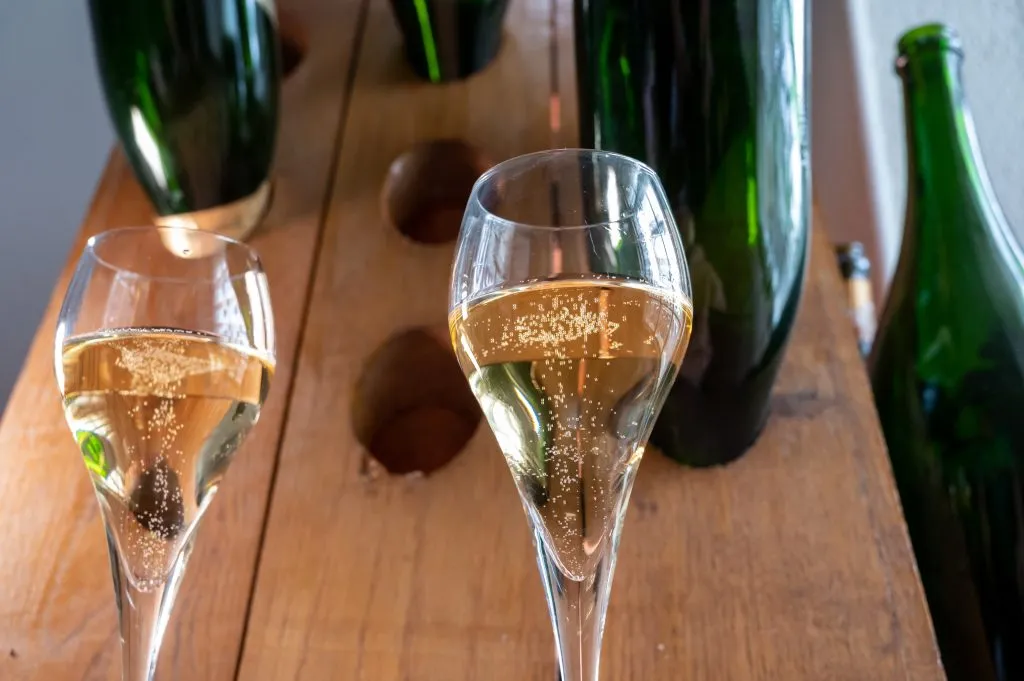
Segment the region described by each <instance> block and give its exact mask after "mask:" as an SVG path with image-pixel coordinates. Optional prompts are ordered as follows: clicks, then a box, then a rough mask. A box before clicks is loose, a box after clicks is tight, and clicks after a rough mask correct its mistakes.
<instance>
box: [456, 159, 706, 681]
mask: <svg viewBox="0 0 1024 681" xmlns="http://www.w3.org/2000/svg"><path fill="white" fill-rule="evenodd" d="M449 309H450V312H449V327H450V330H451V336H452V343H453V345H454V347H455V351H456V354H457V356H458V359H459V363H460V365H461V366H462V369H463V371H464V373H465V374H466V377H467V379H468V380H469V384H470V387H471V388H472V390H473V393H474V394H475V395H476V398H477V400H478V401H479V402H480V405H481V407H482V409H483V412H484V414H485V416H486V417H487V420H488V422H489V423H490V425H491V429H492V430H493V431H494V435H495V437H496V439H497V441H498V445H499V447H500V448H501V451H502V452H503V453H504V455H505V459H506V460H507V462H508V465H509V469H510V470H511V472H512V477H513V479H514V480H515V484H516V487H517V489H518V491H519V496H520V498H521V499H522V502H523V508H524V509H525V511H526V516H527V519H528V521H529V523H530V527H531V529H532V530H533V536H534V545H535V548H536V550H537V559H538V563H539V566H540V570H541V578H542V582H543V585H544V589H545V592H546V596H547V602H548V609H549V612H550V615H551V621H552V624H553V627H554V634H555V642H556V646H557V649H558V656H559V660H558V661H559V669H560V671H561V678H562V680H563V681H597V679H598V671H599V667H600V649H601V637H602V634H603V629H604V619H605V613H606V612H607V606H608V597H609V594H610V589H611V581H612V575H613V573H614V570H615V557H616V552H617V548H618V541H619V535H620V532H621V530H622V523H623V519H624V517H625V511H626V506H627V503H628V500H629V494H630V490H631V489H632V486H633V480H634V477H635V476H636V471H637V466H638V465H639V463H640V459H641V458H642V456H643V452H644V447H645V446H646V443H647V439H648V437H649V436H650V433H651V429H652V428H653V425H654V421H655V418H656V417H657V415H658V412H659V410H660V409H661V406H662V403H663V402H664V400H665V396H666V394H667V392H668V389H669V388H670V387H671V385H672V381H673V379H674V378H675V376H676V373H677V371H678V369H679V365H680V363H681V362H682V359H683V355H684V353H685V351H686V345H687V342H688V340H689V335H690V324H691V317H692V312H691V302H690V278H689V272H688V270H687V267H686V260H685V256H684V254H683V246H682V242H681V239H680V236H679V231H678V229H677V228H676V225H675V223H674V221H673V219H672V216H671V213H670V212H669V210H668V202H667V201H666V199H665V194H664V190H663V189H662V186H661V184H660V182H659V181H658V178H657V176H656V175H655V174H654V173H653V172H652V171H651V170H650V169H649V168H648V167H647V166H645V165H643V164H641V163H639V162H638V161H635V160H633V159H631V158H628V157H626V156H621V155H619V154H613V153H608V152H599V151H589V150H556V151H546V152H540V153H536V154H529V155H526V156H520V157H518V158H514V159H511V160H509V161H506V162H504V163H502V164H499V165H498V166H496V167H495V168H493V169H491V170H490V171H488V172H487V173H486V174H485V175H483V176H482V177H481V178H480V179H479V180H478V181H477V183H476V186H475V187H474V189H473V192H472V195H471V197H470V200H469V205H468V207H467V209H466V214H465V217H464V219H463V223H462V230H461V233H460V235H459V242H458V249H457V253H456V256H455V264H454V270H453V274H452V281H451V291H450V299H449Z"/></svg>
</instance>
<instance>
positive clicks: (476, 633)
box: [240, 0, 942, 681]
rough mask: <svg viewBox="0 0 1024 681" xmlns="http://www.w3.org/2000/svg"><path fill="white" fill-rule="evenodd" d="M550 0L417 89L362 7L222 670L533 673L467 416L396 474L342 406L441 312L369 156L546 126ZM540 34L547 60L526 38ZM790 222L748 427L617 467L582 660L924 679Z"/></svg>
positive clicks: (641, 674) (444, 267)
mask: <svg viewBox="0 0 1024 681" xmlns="http://www.w3.org/2000/svg"><path fill="white" fill-rule="evenodd" d="M551 9H552V6H551V5H549V4H548V3H547V2H542V1H540V0H537V1H534V2H530V1H523V2H519V3H513V6H512V9H511V14H510V16H509V22H508V33H509V38H508V40H509V44H508V45H506V47H505V49H504V50H503V52H502V54H501V55H500V57H499V60H498V62H497V63H496V64H495V65H493V66H492V67H491V68H490V69H489V70H488V71H487V72H485V73H483V74H480V75H478V76H477V77H475V78H473V79H470V80H469V81H467V82H465V83H460V84H453V85H446V86H431V85H424V84H420V83H416V82H414V81H411V80H410V78H409V76H408V74H407V72H406V70H405V68H404V66H403V64H402V62H401V57H400V54H399V48H398V44H399V37H398V34H397V31H396V30H395V28H394V27H393V23H392V20H391V17H390V15H389V13H388V8H387V6H386V5H385V4H384V3H381V4H380V5H373V6H372V7H371V11H370V15H369V20H368V26H367V38H366V40H365V41H364V45H363V49H362V51H361V54H360V57H359V59H360V61H359V64H358V76H357V81H356V85H355V89H354V92H353V96H352V111H351V115H350V117H349V120H348V125H347V128H346V131H345V134H344V144H343V146H342V151H341V157H340V160H339V173H338V178H337V181H336V184H335V192H334V194H333V198H332V205H331V210H330V215H329V224H328V229H327V232H326V234H325V240H324V248H323V250H322V253H321V257H320V261H319V265H318V274H317V279H316V285H315V289H314V295H313V301H312V308H311V315H310V320H309V326H308V329H307V333H306V337H305V344H304V346H303V348H302V356H301V360H300V364H299V368H298V373H297V376H296V389H295V394H294V398H293V399H294V404H293V409H292V410H291V413H290V418H289V422H288V425H287V428H286V431H285V443H284V447H283V450H282V455H281V470H280V474H279V477H278V481H277V486H276V488H275V491H274V499H273V504H272V512H271V516H270V518H269V520H268V529H267V545H266V546H267V549H266V551H265V553H264V556H263V561H262V563H261V566H260V572H259V575H258V577H257V585H256V592H255V595H254V601H253V609H252V616H251V620H250V623H249V637H248V639H247V642H246V648H245V650H244V652H243V660H242V666H241V669H240V678H241V679H243V680H244V681H249V680H251V679H256V680H264V679H299V678H301V679H327V678H351V679H366V680H367V681H371V680H372V681H391V680H395V681H398V680H403V681H404V680H406V679H411V680H416V681H420V680H424V681H425V680H431V681H433V680H436V681H453V680H454V681H457V680H460V679H465V680H467V681H469V680H474V681H475V680H477V679H482V678H486V679H494V680H496V681H503V680H505V679H508V680H510V681H511V680H513V679H515V680H517V681H521V680H522V679H537V680H542V681H549V680H550V679H551V678H552V677H553V675H554V658H553V643H552V637H551V633H550V629H549V625H548V622H547V619H546V613H545V608H544V603H543V596H542V592H541V587H540V582H539V578H538V576H537V573H536V567H535V563H534V559H533V556H532V549H531V546H530V541H529V536H528V533H527V529H526V521H525V519H524V518H523V515H522V511H521V508H520V506H519V504H518V502H517V499H516V495H515V492H514V488H513V485H512V483H511V481H510V480H509V478H508V474H507V472H506V470H505V464H504V462H503V460H502V457H501V456H500V454H499V453H498V451H497V447H496V444H495V442H494V439H493V437H492V435H491V434H490V432H489V430H488V428H487V427H486V426H485V425H482V426H481V427H479V428H478V429H477V431H476V433H475V435H474V436H473V438H472V439H471V440H470V442H469V444H468V445H467V446H466V447H465V450H464V451H463V452H462V453H461V454H460V455H459V456H458V457H457V458H456V459H455V460H454V461H452V462H451V463H449V464H448V465H447V466H445V467H443V468H442V469H440V470H439V471H438V472H436V473H434V474H432V475H430V476H428V477H426V478H412V479H408V478H401V477H387V476H380V475H376V476H375V475H369V476H368V475H366V474H365V472H366V466H365V460H366V456H367V453H366V450H365V447H364V446H363V445H362V444H360V442H359V439H358V437H357V432H356V431H357V429H356V428H355V427H354V425H353V418H352V414H353V412H356V413H361V412H362V411H365V410H366V409H368V408H370V407H368V406H367V404H366V403H367V402H368V401H369V402H371V403H372V402H373V400H367V399H366V395H365V394H364V393H362V392H360V389H359V388H358V386H361V385H363V383H362V382H361V374H362V371H363V369H364V366H366V364H367V363H368V362H372V361H373V357H375V355H374V351H375V349H377V348H379V347H380V346H381V345H382V344H384V343H385V341H386V340H387V339H388V338H390V337H393V336H394V335H395V334H397V333H399V332H401V331H402V330H403V329H408V328H412V327H420V326H422V327H431V328H434V327H438V326H443V324H444V319H445V312H446V305H445V301H446V287H447V283H448V272H449V266H450V262H449V261H450V258H451V255H452V248H451V246H450V245H449V246H431V247H426V246H423V245H417V244H413V243H410V242H408V241H406V240H405V239H404V238H402V237H401V236H400V235H398V234H397V233H396V232H395V231H394V230H393V229H392V228H391V227H390V226H389V225H388V224H387V221H386V220H385V218H384V215H383V214H382V208H381V206H382V201H381V199H380V186H381V184H382V182H383V180H384V178H385V175H386V173H387V169H388V164H389V163H390V162H391V160H392V159H394V158H395V157H396V156H398V155H399V154H400V153H402V152H403V151H405V150H406V149H408V148H409V147H410V146H411V145H413V144H414V143H415V142H417V141H419V140H423V139H430V138H438V137H447V136H452V135H456V136H460V137H462V138H464V139H466V140H468V141H469V142H471V143H473V144H476V145H478V146H480V147H481V148H482V149H484V150H485V151H486V152H488V153H489V154H490V155H491V156H492V157H493V158H495V159H501V158H505V157H508V156H511V155H514V154H517V153H523V152H526V151H530V150H533V149H537V148H539V147H542V146H548V145H555V144H564V143H566V142H568V143H570V144H571V143H572V141H573V140H574V137H575V129H576V128H575V113H574V111H575V102H574V96H575V95H574V90H573V87H574V84H573V78H574V76H573V71H572V67H571V63H572V62H571V60H572V50H571V42H570V41H571V3H564V2H563V3H556V4H555V5H554V14H553V15H552V14H548V12H549V11H551ZM545 27H548V29H547V30H546V29H545ZM551 27H554V29H555V31H556V32H557V35H555V36H552V35H551V34H550V28H551ZM553 37H555V38H557V48H558V49H556V50H554V51H552V52H550V53H548V54H551V55H553V57H554V62H553V63H552V62H548V61H545V59H547V57H545V56H542V55H545V54H546V53H547V52H546V50H547V48H548V47H549V46H550V45H549V40H551V39H552V38H553ZM555 81H557V83H558V92H557V93H556V95H557V96H555V97H551V98H550V99H548V97H549V94H550V90H549V89H550V88H551V87H552V86H553V85H554V82H555ZM546 100H547V101H546ZM547 116H550V117H551V118H552V119H553V120H551V121H550V122H549V121H548V120H547V119H546V118H545V117H547ZM556 122H557V123H558V124H559V125H558V126H556V125H553V123H556ZM816 234H817V235H818V236H817V238H816V239H815V246H814V249H813V253H812V263H811V268H810V275H809V280H808V284H807V292H806V294H805V298H804V301H803V307H802V310H801V313H800V319H799V322H798V326H797V330H796V332H795V334H794V338H793V341H792V344H791V347H790V349H789V352H788V355H787V360H786V364H785V367H784V369H783V371H782V376H781V378H780V380H779V383H778V386H777V389H776V393H775V396H774V398H773V399H774V403H773V410H774V415H773V418H772V420H771V423H770V425H769V426H768V428H767V430H766V432H765V433H764V435H763V436H762V438H761V439H760V441H759V443H758V444H757V446H756V447H755V448H754V449H753V450H752V451H751V452H750V453H749V454H748V455H747V456H746V457H745V458H744V459H742V460H741V461H740V462H738V463H737V464H735V465H733V466H730V467H727V468H724V469H719V470H708V471H692V470H687V469H684V468H681V467H679V466H677V465H676V464H674V463H672V462H670V461H668V460H667V459H665V458H664V457H663V456H661V455H659V454H658V453H657V452H653V451H652V452H651V453H650V454H649V455H648V456H647V457H646V460H645V461H644V463H643V465H642V466H641V472H640V475H639V479H638V481H637V484H636V489H635V491H634V493H633V502H632V510H631V512H630V515H629V519H628V520H627V527H626V529H625V532H624V538H623V541H622V546H621V554H620V562H619V568H618V574H617V577H616V585H615V587H614V590H613V596H612V600H611V603H612V605H611V610H610V613H609V618H608V624H607V635H606V641H605V650H604V666H603V669H604V674H605V676H607V677H608V678H612V679H622V680H626V681H629V680H635V681H641V680H642V681H658V680H662V679H663V680H666V681H669V680H671V681H676V680H678V679H741V680H748V679H749V680H754V679H764V680H768V679H772V680H773V681H774V680H776V679H787V681H791V680H792V681H798V680H801V679H808V680H811V679H813V680H819V679H826V678H827V679H851V680H853V679H858V680H859V679H866V678H870V679H873V680H882V681H885V680H890V679H928V680H932V679H941V678H942V673H941V670H940V667H939V665H938V663H937V657H936V652H935V647H934V643H933V640H932V635H931V629H930V624H929V620H928V615H927V611H926V609H925V606H924V601H923V598H922V593H921V589H920V585H919V583H918V581H917V577H916V574H915V571H914V565H913V559H912V555H911V552H910V549H909V544H908V541H907V536H906V531H905V528H904V525H903V522H902V518H901V515H900V511H899V505H898V499H897V497H896V493H895V490H894V486H893V483H892V479H891V474H890V471H889V468H888V463H887V458H886V456H885V450H884V445H883V442H882V439H881V436H880V432H879V428H878V424H877V422H876V419H875V415H874V409H873V406H872V401H871V397H870V393H869V391H868V386H867V383H866V380H865V375H864V369H863V367H862V365H861V363H860V360H859V358H858V356H857V354H856V350H855V348H854V345H853V341H852V334H851V332H850V330H849V325H848V321H847V319H846V318H845V316H844V313H843V308H842V305H843V300H844V298H843V295H842V291H841V288H840V283H839V281H838V278H837V275H836V272H835V265H834V262H833V260H832V255H831V253H830V251H829V250H828V248H827V246H826V244H825V242H824V239H823V238H822V236H821V234H822V233H821V230H817V232H816ZM441 333H442V335H443V331H442V332H441ZM410 347H411V346H410ZM424 356H426V355H424ZM394 367H395V371H396V372H397V374H398V375H397V376H396V377H394V378H393V382H394V383H393V384H394V385H399V386H403V387H404V389H405V390H408V391H415V390H416V389H417V386H416V384H417V382H418V380H419V379H417V378H416V376H415V371H414V369H415V363H413V364H412V365H408V364H403V363H402V362H400V361H399V362H396V363H395V364H394ZM374 371H377V372H379V371H380V367H374Z"/></svg>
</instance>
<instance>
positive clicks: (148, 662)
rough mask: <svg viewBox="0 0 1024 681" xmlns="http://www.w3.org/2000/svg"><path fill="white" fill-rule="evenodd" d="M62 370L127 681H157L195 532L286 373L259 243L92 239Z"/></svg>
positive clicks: (68, 317) (71, 310)
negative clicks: (106, 559)
mask: <svg viewBox="0 0 1024 681" xmlns="http://www.w3.org/2000/svg"><path fill="white" fill-rule="evenodd" d="M54 360H55V368H56V374H57V383H58V386H59V388H60V392H61V396H62V397H63V403H64V413H65V416H66V418H67V422H68V425H69V426H70V428H71V432H72V434H73V435H74V437H75V440H76V441H77V443H78V446H79V449H80V451H81V454H82V460H83V462H84V463H85V467H86V469H87V471H88V473H89V477H90V479H91V480H92V483H93V487H94V488H95V491H96V497H97V500H98V501H99V505H100V509H101V512H102V517H103V522H104V525H105V529H106V535H107V545H108V548H109V550H110V564H111V570H112V572H113V578H114V588H115V593H116V603H117V608H118V615H119V619H120V626H121V644H122V656H123V670H122V678H123V679H124V681H150V680H151V679H152V678H153V673H154V671H155V668H156V660H157V654H158V651H159V648H160V643H161V640H162V638H163V633H164V629H165V628H166V626H167V621H168V619H169V617H170V614H171V608H172V606H173V603H174V598H175V595H176V593H177V589H178V586H179V584H180V582H181V578H182V576H183V575H184V571H185V565H186V562H187V561H188V556H189V553H190V551H191V547H192V542H193V541H194V539H195V533H196V529H197V527H198V525H199V521H200V519H201V518H202V516H203V513H204V511H205V510H206V508H207V507H208V506H209V504H210V502H211V500H212V499H213V497H214V493H215V492H216V491H217V488H218V486H219V485H220V483H221V479H222V477H223V475H224V473H225V471H226V470H227V467H228V464H229V463H230V462H231V459H232V457H233V456H234V453H235V449H236V448H237V447H238V445H239V443H240V442H241V441H242V439H243V438H244V437H245V436H246V434H247V433H248V432H249V430H250V429H251V428H252V426H253V425H254V424H255V423H256V420H257V418H258V417H259V413H260V407H261V406H262V404H263V401H264V399H265V398H266V395H267V390H268V387H269V383H270V379H271V376H272V375H273V373H274V325H273V316H272V312H271V307H270V298H269V295H268V291H267V281H266V276H265V275H264V273H263V268H262V266H261V265H260V261H259V258H258V257H257V256H256V254H255V252H254V251H252V250H251V249H250V248H249V247H247V246H245V245H243V244H241V243H238V242H236V241H233V240H231V239H228V238H226V237H222V236H219V235H216V234H214V233H211V232H200V231H194V230H191V229H187V228H173V227H160V228H157V227H139V228H123V229H114V230H110V231H107V232H104V233H102V234H100V235H98V236H95V237H93V238H91V239H90V240H89V242H88V244H87V245H86V247H85V250H84V252H83V253H82V256H81V258H80V259H79V262H78V266H77V269H76V270H75V273H74V276H73V278H72V280H71V284H70V285H69V287H68V291H67V293H66V295H65V298H64V305H63V307H62V309H61V313H60V319H59V322H58V325H57V334H56V342H55V347H54Z"/></svg>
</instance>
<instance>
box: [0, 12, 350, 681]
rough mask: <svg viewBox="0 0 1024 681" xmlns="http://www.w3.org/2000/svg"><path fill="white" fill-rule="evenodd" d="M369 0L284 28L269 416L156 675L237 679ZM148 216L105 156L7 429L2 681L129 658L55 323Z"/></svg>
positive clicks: (268, 248) (1, 514)
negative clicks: (115, 243) (121, 238)
mask: <svg viewBox="0 0 1024 681" xmlns="http://www.w3.org/2000/svg"><path fill="white" fill-rule="evenodd" d="M361 5H362V2H360V1H358V0H352V1H350V2H341V1H340V0H296V1H294V2H290V3H287V6H286V7H284V8H282V9H283V10H284V11H282V13H281V24H282V32H283V33H285V34H287V35H292V34H294V35H292V37H294V38H295V39H297V41H298V42H299V43H301V44H303V45H305V46H306V48H307V49H308V58H307V59H305V60H304V61H303V62H302V63H301V64H300V66H299V68H298V69H297V70H296V71H295V72H294V73H293V74H292V75H291V77H290V78H289V79H288V80H287V81H286V83H285V85H284V88H283V102H282V107H283V108H282V125H281V130H280V137H279V144H278V151H277V156H276V160H275V165H274V171H273V172H274V180H275V185H276V188H275V197H274V200H273V206H272V208H271V211H270V213H269V214H268V216H267V218H266V220H265V221H264V224H263V225H262V226H261V227H260V229H259V231H258V232H257V233H256V234H255V235H254V236H253V238H252V239H251V243H252V244H253V245H254V246H255V247H256V248H257V249H258V250H259V251H260V252H261V254H262V256H263V260H264V265H265V267H266V269H267V272H268V276H269V279H270V287H271V289H272V296H273V301H274V304H275V309H276V313H277V323H278V362H279V364H278V371H277V374H276V382H275V384H274V386H273V387H272V390H271V395H270V397H269V400H268V402H267V406H266V409H265V410H264V414H263V417H262V421H261V423H260V424H259V426H258V427H257V429H256V430H255V431H254V432H253V434H252V435H251V436H250V438H249V440H248V442H247V443H246V444H245V445H244V446H243V448H242V449H241V450H240V451H239V453H238V456H237V458H236V460H235V463H234V465H233V466H232V468H231V470H230V472H229V473H228V475H227V477H226V480H225V482H224V484H223V486H222V488H221V491H220V493H219V495H218V496H219V498H218V499H217V500H216V501H215V502H214V503H213V505H212V508H211V510H210V512H209V513H208V515H207V517H206V518H205V520H204V523H203V528H202V529H201V530H200V533H199V540H198V542H197V547H196V550H195V552H194V553H193V556H192V560H191V563H190V566H189V573H188V576H187V577H186V580H185V584H184V586H183V588H182V590H181V593H180V595H179V599H178V605H177V607H176V609H175V612H174V616H173V618H172V620H171V624H170V627H169V630H168V632H167V638H166V641H165V645H164V650H163V654H162V656H161V664H160V671H159V672H158V678H167V679H189V680H190V681H191V680H200V679H211V680H212V679H217V680H223V679H230V678H232V677H233V676H234V675H235V671H236V666H237V663H238V656H239V650H240V648H241V641H242V637H243V633H244V622H245V617H246V612H247V608H248V604H249V596H250V592H251V589H252V580H253V576H254V573H255V568H256V559H257V554H258V550H259V547H260V541H261V533H262V529H263V518H264V514H265V511H266V505H267V500H268V495H269V491H270V486H271V480H272V475H273V471H274V465H275V459H276V454H277V451H278V445H279V440H280V431H281V428H282V425H283V420H284V415H285V413H286V401H287V397H288V394H289V391H290V386H291V374H292V365H293V361H294V357H295V350H296V346H297V343H298V339H299V336H300V330H301V328H302V322H303V314H304V311H305V308H306V299H307V296H308V292H309V281H310V270H311V267H312V263H313V259H314V254H315V249H316V244H317V243H318V238H319V232H320V228H321V226H322V217H323V209H324V206H325V194H326V192H327V190H328V188H329V174H330V170H331V163H332V161H333V149H334V141H335V139H334V138H335V136H336V132H337V130H338V126H339V116H340V115H341V113H342V111H343V104H344V99H345V88H346V74H347V73H348V70H349V63H350V58H351V52H352V49H353V46H354V44H355V38H356V27H357V24H358V17H359V14H360V10H361ZM151 220H152V209H151V207H150V204H149V203H148V201H147V200H146V199H145V197H144V195H143V193H142V191H141V190H140V188H139V186H138V185H137V184H136V182H135V181H134V179H133V176H132V174H131V172H130V170H129V168H128V165H127V163H126V162H125V160H124V158H123V156H122V155H121V154H120V152H117V151H115V152H114V153H113V154H112V156H111V159H110V162H109V164H108V166H107V169H106V171H105V173H104V176H103V179H102V181H101V182H100V185H99V187H98V190H97V193H96V197H95V199H94V201H93V203H92V206H91V207H90V209H89V212H88V215H87V217H86V219H85V223H84V225H83V227H82V230H81V233H80V235H79V237H78V239H77V241H76V243H75V246H74V249H73V251H72V253H71V259H70V260H69V263H68V266H67V267H66V268H65V270H64V272H63V274H62V275H61V277H60V280H59V281H58V283H57V287H56V289H55V291H54V294H53V297H52V299H51V301H50V304H49V307H48V308H47V311H46V313H45V317H44V319H43V322H42V325H41V327H40V330H39V332H38V334H37V335H36V338H35V341H34V343H33V345H32V348H31V350H30V352H29V355H28V357H27V359H26V363H25V366H24V369H23V371H22V374H21V377H20V379H19V381H18V383H17V386H16V387H15V389H14V392H13V394H12V396H11V399H10V402H9V404H8V408H7V411H6V414H5V415H4V419H3V423H2V425H0V442H3V443H4V446H3V447H2V448H0V471H3V472H2V473H0V679H4V681H9V680H10V681H28V680H39V681H54V680H59V681H64V680H79V679H82V680H86V679H90V680H91V679H97V680H99V679H104V680H107V679H113V678H120V677H119V674H120V671H119V670H120V664H121V656H120V649H119V645H120V644H119V639H118V633H117V627H116V614H115V608H114V599H113V592H112V587H111V583H110V571H109V564H108V562H107V557H106V544H105V541H104V536H103V531H102V523H101V521H100V518H99V514H98V509H97V504H96V500H95V498H94V495H93V493H92V489H91V486H90V484H89V482H88V477H87V475H86V471H85V470H84V468H83V466H82V464H81V463H80V461H78V460H77V459H78V458H79V456H78V455H77V454H76V447H75V445H74V440H73V439H72V437H71V435H70V433H69V432H68V430H67V427H66V425H65V424H64V419H63V416H62V414H61V408H60V399H59V396H58V394H57V389H56V385H55V383H54V378H53V365H52V362H53V350H52V343H53V330H54V328H55V324H56V316H57V312H58V308H59V305H60V301H61V298H62V297H63V293H64V289H65V287H66V286H67V282H68V279H69V276H70V271H71V267H73V261H74V259H76V258H77V255H78V253H79V252H80V251H81V248H82V247H83V245H84V243H85V239H86V238H87V237H88V236H89V235H91V234H95V233H97V232H99V231H102V230H104V229H108V228H110V227H114V226H119V225H126V224H145V223H149V222H151Z"/></svg>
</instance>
